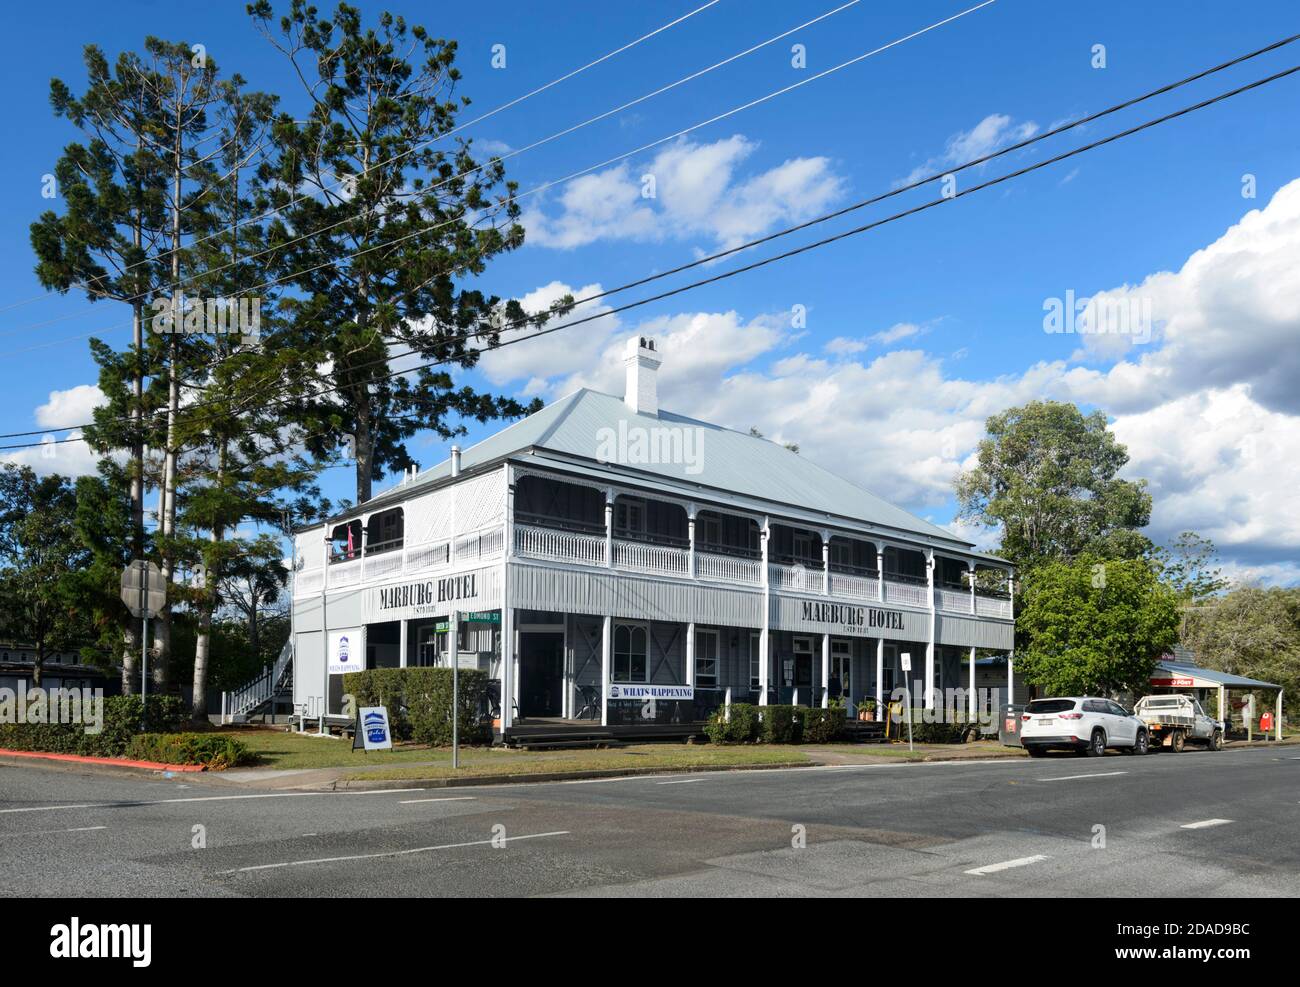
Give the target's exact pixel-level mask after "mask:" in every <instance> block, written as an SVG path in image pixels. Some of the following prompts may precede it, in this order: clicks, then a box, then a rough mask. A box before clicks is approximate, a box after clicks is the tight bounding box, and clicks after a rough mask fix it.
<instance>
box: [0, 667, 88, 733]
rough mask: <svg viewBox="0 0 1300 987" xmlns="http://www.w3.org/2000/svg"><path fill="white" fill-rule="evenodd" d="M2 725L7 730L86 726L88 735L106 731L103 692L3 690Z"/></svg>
mask: <svg viewBox="0 0 1300 987" xmlns="http://www.w3.org/2000/svg"><path fill="white" fill-rule="evenodd" d="M0 723H3V724H5V725H6V726H24V725H33V724H43V723H44V724H48V723H61V724H71V725H75V726H83V727H85V729H86V733H88V734H97V733H99V732H100V731H101V730H103V729H104V690H103V689H63V688H59V687H55V688H52V689H44V688H41V687H40V686H37V687H35V688H33V689H29V688H27V682H26V681H25V680H21V681H19V683H18V688H17V689H16V690H15V689H10V688H9V687H8V686H5V687H4V688H0Z"/></svg>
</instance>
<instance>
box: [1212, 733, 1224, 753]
mask: <svg viewBox="0 0 1300 987" xmlns="http://www.w3.org/2000/svg"><path fill="white" fill-rule="evenodd" d="M1210 750H1212V751H1221V750H1223V731H1222V730H1215V731H1214V735H1213V736H1211V737H1210Z"/></svg>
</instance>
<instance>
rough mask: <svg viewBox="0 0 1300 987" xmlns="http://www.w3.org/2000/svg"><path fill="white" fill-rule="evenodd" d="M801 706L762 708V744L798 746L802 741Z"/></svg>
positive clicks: (802, 720)
mask: <svg viewBox="0 0 1300 987" xmlns="http://www.w3.org/2000/svg"><path fill="white" fill-rule="evenodd" d="M803 709H804V707H802V706H764V707H763V708H762V710H761V715H762V721H763V723H762V737H763V742H764V743H768V744H798V743H801V742H802V741H803V722H804V719H803Z"/></svg>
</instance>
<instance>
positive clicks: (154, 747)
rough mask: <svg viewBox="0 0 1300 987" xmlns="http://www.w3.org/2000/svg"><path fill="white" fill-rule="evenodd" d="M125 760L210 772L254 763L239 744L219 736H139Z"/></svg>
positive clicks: (147, 734) (248, 753) (155, 734)
mask: <svg viewBox="0 0 1300 987" xmlns="http://www.w3.org/2000/svg"><path fill="white" fill-rule="evenodd" d="M126 756H127V757H130V758H133V759H134V760H137V761H157V762H160V763H162V764H202V765H204V766H205V767H207V768H209V769H210V770H212V771H224V770H225V769H226V768H234V767H238V766H239V765H241V764H248V763H249V762H250V761H252V760H253V754H252V752H251V751H250V750H249V749H248V748H247V747H246V746H245V745H244V743H243V742H242V741H239V740H236V739H235V738H234V737H226V736H223V735H221V734H219V733H141V734H137V735H136V736H134V737H132V738H131V743H130V744H129V745H128V746H127V749H126Z"/></svg>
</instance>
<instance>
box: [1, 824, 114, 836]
mask: <svg viewBox="0 0 1300 987" xmlns="http://www.w3.org/2000/svg"><path fill="white" fill-rule="evenodd" d="M97 829H108V827H107V826H77V827H75V828H73V829H38V830H34V831H32V832H28V833H3V834H0V838H3V837H4V836H54V835H57V834H59V833H92V832H94V831H95V830H97Z"/></svg>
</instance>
